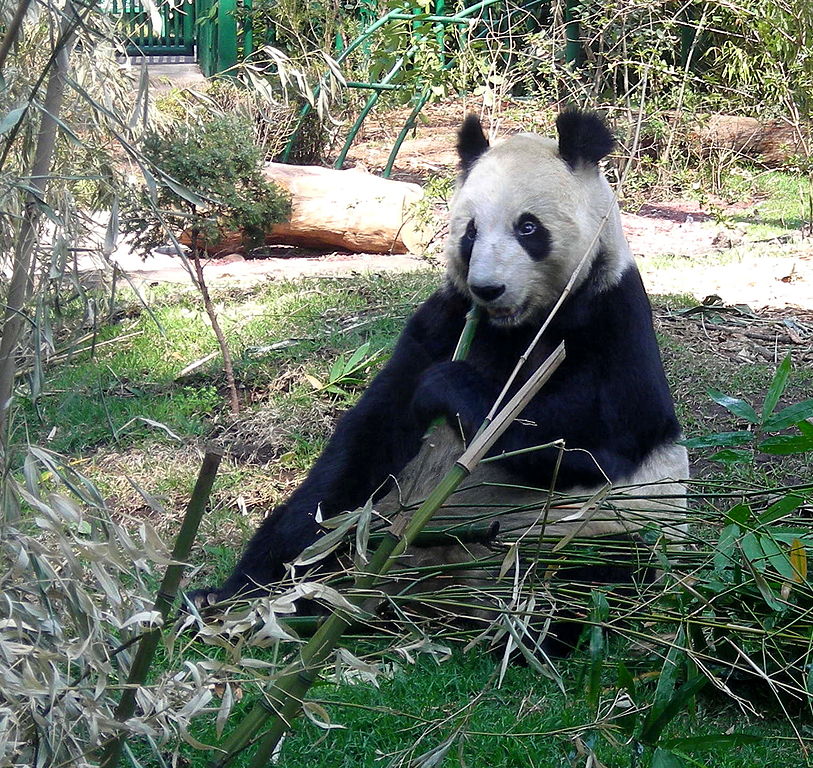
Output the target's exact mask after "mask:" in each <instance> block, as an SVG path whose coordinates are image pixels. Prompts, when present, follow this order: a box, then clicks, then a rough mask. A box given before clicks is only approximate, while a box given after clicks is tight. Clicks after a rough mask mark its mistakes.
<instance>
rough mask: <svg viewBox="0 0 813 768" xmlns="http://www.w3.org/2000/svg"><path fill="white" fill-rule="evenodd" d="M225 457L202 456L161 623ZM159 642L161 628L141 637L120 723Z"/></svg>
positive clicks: (109, 763)
mask: <svg viewBox="0 0 813 768" xmlns="http://www.w3.org/2000/svg"><path fill="white" fill-rule="evenodd" d="M222 457H223V453H222V451H220V450H219V449H214V448H210V449H209V450H207V452H206V455H205V456H204V457H203V464H202V465H201V468H200V472H199V474H198V479H197V482H196V483H195V488H194V490H193V491H192V497H191V498H190V499H189V504H188V505H187V507H186V512H185V513H184V517H183V522H182V523H181V530H180V531H179V532H178V536H177V538H176V539H175V547H174V548H173V550H172V561H173V562H172V563H171V564H170V565H169V566H167V570H166V573H165V574H164V579H163V581H162V582H161V587H160V588H159V590H158V594H157V595H156V597H155V603H154V604H153V610H155V611H158V612H159V613H160V614H161V618H162V620H163V621H162V624H163V622H164V621H166V619H167V618H168V616H169V612H170V609H171V608H172V604H173V602H174V601H175V596H176V595H177V594H178V587H179V586H180V583H181V577H182V576H183V571H184V568H185V567H186V561H187V560H188V558H189V552H190V551H191V549H192V544H193V543H194V541H195V536H196V535H197V532H198V527H199V526H200V521H201V519H202V518H203V513H204V511H205V509H206V503H207V502H208V500H209V495H210V494H211V492H212V485H214V481H215V476H216V475H217V468H218V466H219V465H220V459H221V458H222ZM160 639H161V629H160V627H156V628H155V629H152V630H151V631H149V632H147V633H146V634H145V635H144V636H143V637H142V638H141V642H140V643H139V645H138V650H137V651H136V655H135V658H134V659H133V664H132V666H131V667H130V674H129V675H128V677H127V687H126V688H125V689H124V693H122V696H121V699H120V701H119V703H118V706H117V707H116V711H115V713H114V717H115V719H116V720H117V721H118V722H120V723H123V722H124V721H126V720H127V719H129V718H130V717H132V715H133V712H135V706H136V693H137V692H138V688H139V687H140V686H142V685H143V684H144V683H145V682H146V680H147V674H148V672H149V669H150V665H151V664H152V660H153V657H154V656H155V650H156V648H158V642H159V640H160ZM126 738H127V737H126V734H125V732H123V731H122V733H121V734H119V735H118V736H116V737H115V738H114V739H113V740H112V741H110V742H108V743H107V746H106V747H105V750H104V752H103V753H102V758H101V760H100V763H99V765H100V768H115V766H117V765H118V764H119V760H120V759H121V753H122V750H123V749H124V742H125V741H126Z"/></svg>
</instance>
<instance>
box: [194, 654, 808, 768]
mask: <svg viewBox="0 0 813 768" xmlns="http://www.w3.org/2000/svg"><path fill="white" fill-rule="evenodd" d="M351 647H352V646H351ZM367 647H368V648H369V643H367ZM353 651H354V653H359V655H362V654H361V652H360V651H359V649H358V648H356V647H353ZM615 651H616V656H618V657H620V656H621V655H623V654H624V651H623V648H621V647H620V646H619V647H617V648H616V649H615ZM496 664H497V658H496V657H495V656H492V655H489V654H488V653H469V654H462V653H459V652H454V653H453V654H452V655H451V657H450V658H449V659H448V660H447V661H445V662H443V663H438V662H437V661H436V660H435V659H433V658H431V656H429V655H421V656H419V657H418V658H417V660H416V663H415V664H414V665H405V664H404V663H403V660H402V659H399V658H396V657H393V656H385V658H384V661H383V663H382V664H381V667H382V674H381V676H380V679H379V682H378V684H377V685H376V686H375V687H373V686H371V685H369V684H364V683H356V684H353V683H340V684H337V683H336V682H335V680H332V681H331V680H330V679H328V681H327V682H324V683H322V684H320V685H318V686H316V687H315V688H313V689H312V690H311V700H313V701H315V702H317V703H318V704H319V705H320V706H321V707H323V710H322V711H321V712H320V713H319V714H320V717H321V718H325V717H327V718H329V720H328V722H329V725H330V726H331V727H330V729H329V730H328V729H325V728H320V727H318V726H316V725H314V724H313V723H312V722H307V721H305V720H304V719H303V721H302V722H301V723H299V724H298V726H297V728H295V729H294V731H293V733H292V734H290V735H289V736H288V737H287V738H286V740H285V742H284V744H283V748H282V752H281V757H282V759H281V764H282V765H286V766H294V767H299V766H305V765H307V766H309V767H310V768H376V766H381V765H385V766H390V765H391V766H400V765H403V766H407V765H409V766H413V765H414V766H418V765H427V766H428V765H432V764H433V763H431V762H427V763H422V762H420V760H419V757H420V756H421V755H424V756H426V754H427V753H431V751H432V750H433V749H436V748H438V747H439V746H440V745H442V744H444V742H446V741H447V740H449V739H451V742H452V743H451V746H450V749H449V751H448V754H447V758H446V760H445V762H444V763H443V765H444V766H450V768H466V766H489V767H493V768H513V767H514V766H518V765H523V766H536V767H538V768H550V767H552V766H557V767H558V766H563V767H565V766H574V768H575V766H583V765H585V759H586V756H585V755H584V754H582V755H581V756H580V754H579V746H580V743H581V744H587V745H589V746H590V747H592V749H593V750H594V751H595V754H596V757H597V758H598V759H599V760H600V761H601V763H602V764H604V765H605V766H607V768H628V767H629V766H630V765H632V764H633V763H632V762H631V756H632V747H631V746H630V745H629V744H627V743H626V740H625V738H624V735H623V733H622V732H621V730H620V729H619V728H617V727H616V728H610V729H609V731H607V729H606V726H604V727H603V728H601V729H600V728H597V727H591V724H592V723H594V722H595V720H596V712H595V711H593V710H591V708H590V707H589V706H588V704H587V703H586V696H585V675H586V672H587V669H588V665H589V659H588V658H587V655H586V654H585V653H581V654H577V655H576V656H574V657H572V658H570V659H568V660H567V661H566V662H562V663H561V664H560V667H561V668H562V670H563V678H564V685H565V690H564V692H563V691H562V690H560V689H559V688H558V687H557V685H556V684H555V683H553V682H552V681H550V680H547V679H545V678H544V677H542V676H540V675H539V674H538V673H537V672H536V671H534V670H532V669H529V668H528V667H524V666H520V665H514V666H511V667H509V668H508V670H507V672H506V676H505V679H504V681H503V685H502V686H501V687H500V688H497V687H495V686H494V669H495V665H496ZM642 666H643V665H642ZM613 671H614V667H612V666H611V665H610V666H609V668H608V671H607V674H606V675H605V679H604V688H603V692H602V699H601V700H600V704H599V707H600V710H602V711H604V712H606V711H607V709H608V708H609V706H610V705H611V702H612V696H613V695H614V693H615V691H616V681H615V680H614V679H613V675H612V672H613ZM642 688H643V691H642V692H640V693H639V694H638V696H637V698H636V702H635V703H636V704H638V705H639V706H640V705H645V704H649V703H651V701H652V697H653V693H654V681H652V683H651V684H650V685H649V686H642ZM244 693H245V696H244V699H243V703H242V704H241V705H240V706H239V707H237V708H236V710H235V715H234V717H235V719H237V718H239V715H240V714H241V713H243V712H245V710H246V707H247V704H249V703H250V702H253V700H254V697H253V696H251V695H250V694H249V693H248V691H246V692H244ZM213 720H214V719H213V718H211V719H210V720H209V721H208V723H207V721H206V720H205V719H203V720H201V721H199V727H198V728H197V729H196V730H195V732H194V736H195V738H197V739H200V740H201V741H202V742H203V743H217V742H218V739H217V735H216V733H215V729H214V722H213ZM732 731H734V732H736V733H744V734H750V735H752V736H754V737H757V739H758V740H757V741H756V742H755V743H753V744H746V745H742V746H738V747H737V748H736V749H721V748H719V747H714V746H707V747H705V748H704V747H703V746H702V744H701V745H700V746H699V747H696V748H694V749H691V750H687V754H688V755H690V756H691V757H693V758H695V759H697V760H703V761H706V760H708V761H709V762H708V765H713V766H714V768H763V766H766V765H779V764H781V761H783V760H787V761H789V762H791V763H793V764H799V759H800V749H799V744H798V741H797V740H796V739H795V736H794V732H793V729H792V727H791V726H790V724H788V723H787V722H783V720H782V718H781V714H780V713H778V712H775V711H773V710H772V709H770V708H767V709H766V710H765V711H764V712H763V713H761V715H756V716H755V715H751V716H748V715H746V714H743V713H742V712H740V711H738V710H735V709H734V708H733V707H732V706H731V705H730V704H728V703H725V702H723V701H721V699H720V697H719V696H715V695H713V694H712V695H702V696H700V697H699V698H698V700H697V702H696V705H695V707H694V708H693V710H692V711H688V712H685V713H683V714H682V715H681V716H680V717H678V718H677V719H676V720H675V721H673V723H672V724H671V725H670V727H669V728H668V729H667V731H666V733H665V734H664V738H666V739H670V738H681V737H685V736H687V735H691V736H694V737H702V736H709V737H710V736H712V735H714V734H721V733H731V732H732ZM317 744H318V748H317V747H315V745H317ZM185 755H186V757H187V759H188V760H189V763H188V765H189V766H190V768H192V767H194V768H197V767H198V766H200V767H201V768H202V767H203V766H204V765H206V758H205V757H204V756H203V755H201V754H200V753H199V752H197V753H196V752H195V751H194V750H191V749H188V750H186V751H185ZM642 757H643V758H644V759H645V760H644V762H643V763H642V764H643V765H647V764H648V760H649V758H650V757H651V752H649V754H646V755H643V756H642ZM411 761H414V762H411ZM249 763H250V757H249V755H246V756H245V757H243V758H238V760H237V762H236V763H235V765H236V766H239V767H240V768H242V767H243V766H248V765H249ZM699 764H700V765H703V763H699Z"/></svg>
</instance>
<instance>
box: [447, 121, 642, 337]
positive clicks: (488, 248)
mask: <svg viewBox="0 0 813 768" xmlns="http://www.w3.org/2000/svg"><path fill="white" fill-rule="evenodd" d="M556 127H557V130H558V134H559V136H558V141H554V140H552V139H547V138H543V137H541V136H536V135H533V134H519V135H516V136H512V137H511V138H509V139H507V140H506V141H504V142H502V143H500V144H497V145H495V146H493V147H490V146H489V143H488V140H487V139H486V137H485V135H484V134H483V129H482V127H481V125H480V121H479V120H478V118H477V117H476V116H469V117H468V118H467V119H466V121H465V122H464V124H463V126H462V128H461V129H460V133H459V137H458V146H457V149H458V153H459V155H460V162H461V168H462V174H461V181H460V183H459V185H458V189H457V191H456V193H455V196H454V199H453V200H452V204H451V218H450V228H449V239H448V241H447V245H446V258H447V265H448V274H449V277H450V279H451V280H452V282H453V283H454V284H455V285H456V287H457V288H458V290H460V291H461V292H463V293H464V294H466V295H469V296H470V297H471V298H472V299H474V301H476V302H478V303H479V304H480V305H482V306H483V307H484V308H485V309H486V310H487V312H488V316H489V319H490V321H491V322H492V323H493V324H495V325H500V326H505V327H511V326H517V325H521V324H522V323H524V322H527V321H529V320H531V319H533V318H534V317H536V316H538V315H539V314H540V313H541V312H544V311H545V310H546V309H549V308H550V307H551V305H552V304H553V303H554V302H555V301H556V300H557V299H558V298H559V296H560V294H561V293H562V290H563V289H564V288H565V286H566V284H567V282H568V280H569V279H570V277H571V275H572V274H573V272H574V270H575V269H576V268H577V267H578V266H579V264H580V263H581V264H582V266H581V269H580V270H579V273H578V277H577V281H576V283H575V287H578V285H579V284H580V283H581V282H583V281H584V280H585V279H586V278H587V276H588V275H589V274H591V268H592V267H593V266H594V262H595V261H596V256H597V255H598V254H599V253H600V254H601V255H602V259H601V263H600V265H599V264H595V267H596V268H595V269H592V278H593V279H594V280H597V283H598V284H599V287H600V288H601V287H602V285H601V284H602V283H605V284H606V285H607V286H609V285H612V284H613V283H614V282H617V280H618V278H619V276H620V274H621V272H623V270H624V269H625V268H626V267H627V266H628V264H629V263H630V262H631V257H630V255H629V248H628V246H627V244H626V241H625V240H624V236H623V234H622V232H621V225H620V218H619V214H618V208H617V205H616V203H615V198H614V195H613V193H612V190H611V189H610V187H609V185H608V184H607V181H606V180H605V179H604V176H603V175H602V174H601V172H600V170H599V168H598V163H599V161H600V160H601V159H602V158H603V157H604V156H605V155H607V154H608V153H609V152H610V151H611V150H612V148H613V146H614V140H613V137H612V134H611V133H610V131H609V129H608V128H607V126H606V125H605V123H604V121H603V120H602V119H601V118H600V117H599V116H598V115H595V114H593V113H588V112H581V111H578V110H569V111H566V112H562V113H561V114H560V115H559V117H558V119H557V121H556ZM608 214H609V215H608ZM585 254H587V257H586V259H584V261H583V262H582V259H583V257H584V256H585ZM599 267H600V270H601V271H602V274H601V275H598V276H597V275H596V269H598V268H599Z"/></svg>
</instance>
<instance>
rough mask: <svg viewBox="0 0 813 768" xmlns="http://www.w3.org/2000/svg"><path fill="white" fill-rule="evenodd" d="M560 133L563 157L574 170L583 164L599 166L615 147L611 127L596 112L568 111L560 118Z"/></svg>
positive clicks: (558, 122)
mask: <svg viewBox="0 0 813 768" xmlns="http://www.w3.org/2000/svg"><path fill="white" fill-rule="evenodd" d="M556 130H557V131H558V133H559V154H560V155H561V156H562V159H563V160H564V161H565V162H566V163H567V164H568V165H569V166H570V167H571V168H575V167H576V166H577V165H579V164H592V165H595V164H596V163H598V161H599V160H601V158H602V157H606V156H607V155H608V154H610V152H612V151H613V147H615V138H614V137H613V135H612V133H611V132H610V129H609V128H608V127H607V123H605V122H604V119H603V118H602V117H601V116H599V115H597V114H596V113H595V112H583V111H582V110H580V109H575V108H573V109H566V110H565V111H564V112H561V113H560V114H559V117H557V118H556Z"/></svg>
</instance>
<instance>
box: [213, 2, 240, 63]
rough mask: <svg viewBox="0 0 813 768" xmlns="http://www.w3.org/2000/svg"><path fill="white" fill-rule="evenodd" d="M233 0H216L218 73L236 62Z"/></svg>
mask: <svg viewBox="0 0 813 768" xmlns="http://www.w3.org/2000/svg"><path fill="white" fill-rule="evenodd" d="M236 7H237V3H236V2H235V0H218V2H217V24H216V34H217V65H216V69H215V71H216V72H217V73H218V74H219V73H221V72H225V71H226V70H228V69H231V68H232V67H233V66H234V65H235V64H237V19H235V18H234V10H235V8H236Z"/></svg>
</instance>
